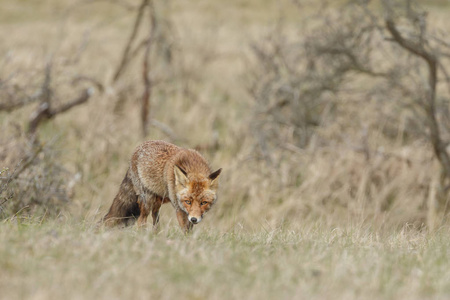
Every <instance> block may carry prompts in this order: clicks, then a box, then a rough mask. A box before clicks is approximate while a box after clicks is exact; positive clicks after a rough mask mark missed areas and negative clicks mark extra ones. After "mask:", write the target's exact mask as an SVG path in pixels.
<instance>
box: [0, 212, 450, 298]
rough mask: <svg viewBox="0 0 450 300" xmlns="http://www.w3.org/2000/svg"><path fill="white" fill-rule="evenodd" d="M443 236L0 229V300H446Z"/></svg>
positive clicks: (322, 229) (307, 230) (309, 229)
mask: <svg viewBox="0 0 450 300" xmlns="http://www.w3.org/2000/svg"><path fill="white" fill-rule="evenodd" d="M448 236H449V232H448V231H445V230H444V231H441V232H438V233H436V234H426V233H420V232H417V231H416V230H410V229H407V228H405V229H403V230H400V231H396V232H395V231H392V232H389V233H382V232H378V233H374V232H373V231H371V230H367V229H364V228H361V227H359V228H358V227H353V228H348V229H346V228H334V229H333V230H329V229H328V228H327V229H326V226H324V224H320V223H316V224H315V225H312V224H310V225H309V226H304V227H303V228H301V229H299V230H296V231H292V230H285V229H269V230H267V231H258V232H253V231H247V230H245V229H242V228H239V227H235V228H232V229H230V230H228V231H222V232H218V231H217V230H216V229H212V228H211V229H207V228H205V227H202V228H200V229H199V230H196V231H195V233H194V234H193V235H192V236H189V237H185V236H183V235H181V234H180V232H179V230H178V229H177V228H174V227H165V228H164V229H163V230H162V231H161V232H160V233H159V234H157V235H154V234H152V233H151V232H149V231H146V230H136V229H135V228H130V229H126V230H112V231H102V230H100V231H97V230H96V229H94V228H93V227H92V226H91V225H89V224H74V223H71V222H70V220H69V221H68V220H64V222H46V223H45V224H43V225H40V224H38V223H33V222H31V223H30V222H29V221H23V220H22V222H19V220H13V221H7V222H3V223H2V224H1V227H0V240H1V241H2V243H1V244H0V266H1V270H2V271H1V272H0V289H1V290H2V295H1V297H0V298H2V299H49V298H52V299H53V298H64V299H123V298H137V299H149V298H151V299H154V298H158V299H175V298H179V297H188V298H193V299H224V298H231V299H238V298H239V299H244V298H245V299H280V298H281V299H293V298H295V299H330V298H333V299H406V298H407V299H446V298H447V297H448V295H449V293H450V285H449V280H448V278H449V276H450V270H449V268H448V261H449V260H450V257H449V252H448V247H449V246H450V240H449V238H448Z"/></svg>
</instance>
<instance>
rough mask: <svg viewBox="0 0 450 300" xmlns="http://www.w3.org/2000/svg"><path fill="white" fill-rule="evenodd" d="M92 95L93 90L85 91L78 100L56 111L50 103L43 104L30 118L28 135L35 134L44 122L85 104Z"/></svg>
mask: <svg viewBox="0 0 450 300" xmlns="http://www.w3.org/2000/svg"><path fill="white" fill-rule="evenodd" d="M92 94H93V89H92V88H88V89H84V90H83V91H82V92H81V94H80V95H79V96H78V97H77V98H75V99H74V100H72V101H70V102H68V103H66V104H64V105H62V106H60V107H58V108H56V109H52V108H51V107H50V103H49V102H42V103H41V105H39V107H38V109H37V110H36V111H35V112H33V113H32V115H31V117H30V122H29V123H28V134H31V135H33V134H35V133H36V130H37V128H38V127H39V125H40V123H41V122H42V121H44V120H49V119H52V118H54V117H55V116H56V115H58V114H61V113H64V112H66V111H68V110H69V109H71V108H73V107H75V106H77V105H80V104H83V103H85V102H86V101H87V100H88V99H89V98H90V97H91V96H92Z"/></svg>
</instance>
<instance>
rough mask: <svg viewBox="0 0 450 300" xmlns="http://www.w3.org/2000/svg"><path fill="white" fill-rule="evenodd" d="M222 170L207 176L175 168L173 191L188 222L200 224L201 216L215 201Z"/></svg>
mask: <svg viewBox="0 0 450 300" xmlns="http://www.w3.org/2000/svg"><path fill="white" fill-rule="evenodd" d="M221 171H222V169H218V170H217V171H215V172H212V173H211V174H209V175H208V176H205V175H203V174H198V173H194V174H187V173H186V171H184V170H183V169H182V168H180V167H179V166H175V190H176V193H177V199H178V204H179V205H180V208H181V209H182V210H184V211H185V212H186V213H187V214H188V219H189V222H191V223H193V224H197V223H200V221H201V220H202V218H203V215H204V214H205V213H206V212H207V211H208V210H209V209H210V208H211V207H212V206H213V204H214V202H216V200H217V189H218V187H219V182H218V177H219V175H220V172H221Z"/></svg>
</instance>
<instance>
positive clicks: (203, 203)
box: [200, 201, 208, 205]
mask: <svg viewBox="0 0 450 300" xmlns="http://www.w3.org/2000/svg"><path fill="white" fill-rule="evenodd" d="M200 204H201V205H206V204H208V202H206V201H203V202H202V203H200Z"/></svg>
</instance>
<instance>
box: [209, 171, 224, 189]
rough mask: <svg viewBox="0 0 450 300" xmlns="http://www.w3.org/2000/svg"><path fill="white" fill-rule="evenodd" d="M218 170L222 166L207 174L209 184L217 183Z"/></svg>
mask: <svg viewBox="0 0 450 300" xmlns="http://www.w3.org/2000/svg"><path fill="white" fill-rule="evenodd" d="M220 172H222V168H220V169H219V170H217V171H214V172H212V173H211V174H209V176H208V178H209V179H210V180H211V185H212V186H213V185H217V180H216V179H217V177H219V175H220Z"/></svg>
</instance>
